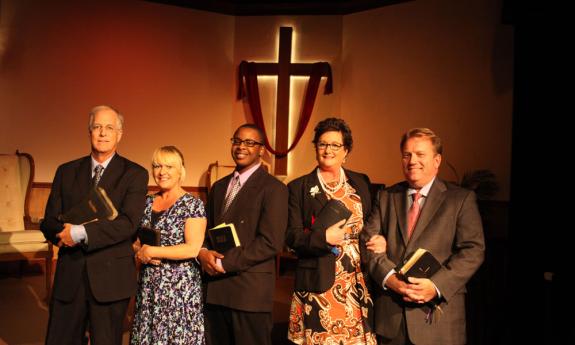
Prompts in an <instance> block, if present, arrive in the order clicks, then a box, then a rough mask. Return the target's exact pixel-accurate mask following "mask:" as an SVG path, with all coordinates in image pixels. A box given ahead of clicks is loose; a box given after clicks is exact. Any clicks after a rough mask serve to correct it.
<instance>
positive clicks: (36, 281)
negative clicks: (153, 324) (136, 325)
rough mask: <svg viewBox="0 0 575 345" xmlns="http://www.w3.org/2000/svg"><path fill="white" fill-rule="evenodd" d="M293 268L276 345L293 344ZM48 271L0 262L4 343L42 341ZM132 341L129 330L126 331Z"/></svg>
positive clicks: (278, 298) (282, 284) (280, 299)
mask: <svg viewBox="0 0 575 345" xmlns="http://www.w3.org/2000/svg"><path fill="white" fill-rule="evenodd" d="M291 273H292V272H290V271H289V270H288V271H284V272H282V275H281V276H280V277H279V278H278V280H277V285H276V295H275V298H274V299H275V301H274V329H273V332H272V340H273V344H274V345H283V344H286V345H287V344H291V343H290V342H289V341H288V340H287V339H286V335H287V321H288V315H289V303H290V298H291V294H292V288H293V277H292V275H291ZM45 297H46V290H45V286H44V273H43V270H42V265H41V263H40V262H38V263H33V264H28V265H24V266H23V269H22V270H20V269H19V263H17V262H14V263H12V262H9V263H2V264H1V265H0V345H41V344H43V343H44V335H45V332H46V325H47V322H48V305H47V303H46V300H45ZM124 344H128V332H127V331H126V332H125V333H124Z"/></svg>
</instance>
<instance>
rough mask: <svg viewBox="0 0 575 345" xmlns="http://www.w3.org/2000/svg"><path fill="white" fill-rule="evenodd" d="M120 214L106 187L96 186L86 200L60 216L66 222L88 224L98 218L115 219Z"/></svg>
mask: <svg viewBox="0 0 575 345" xmlns="http://www.w3.org/2000/svg"><path fill="white" fill-rule="evenodd" d="M117 216H118V211H117V210H116V208H115V207H114V204H113V203H112V200H110V198H109V197H108V194H106V191H105V190H104V188H101V187H95V188H92V189H90V192H89V193H88V195H87V196H86V198H85V199H84V200H82V201H81V202H80V203H79V204H77V205H75V206H74V207H72V208H71V209H70V210H68V212H66V213H64V214H62V215H61V216H60V217H59V218H60V220H61V221H62V222H64V223H70V224H77V225H78V224H86V223H90V222H93V221H96V220H99V219H100V220H101V219H107V220H114V219H115V218H116V217H117Z"/></svg>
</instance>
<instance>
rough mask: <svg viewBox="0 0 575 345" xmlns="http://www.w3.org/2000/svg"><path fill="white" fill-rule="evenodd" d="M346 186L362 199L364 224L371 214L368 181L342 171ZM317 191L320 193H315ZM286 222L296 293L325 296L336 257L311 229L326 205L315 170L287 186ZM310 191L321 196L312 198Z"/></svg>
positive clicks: (320, 234)
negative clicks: (293, 257) (293, 256)
mask: <svg viewBox="0 0 575 345" xmlns="http://www.w3.org/2000/svg"><path fill="white" fill-rule="evenodd" d="M345 174H346V176H347V178H348V182H349V184H350V185H351V186H352V187H353V188H354V189H355V190H356V191H357V194H358V195H359V196H360V197H361V204H362V208H363V218H364V221H366V220H367V217H368V216H369V214H370V212H371V201H372V198H371V194H370V182H369V178H368V177H367V175H365V174H360V173H357V172H354V171H351V170H345ZM316 187H318V188H319V189H317V188H316ZM288 188H289V220H288V230H287V235H286V243H287V245H288V246H289V247H290V248H292V249H293V250H295V252H296V254H297V256H298V262H297V268H296V278H295V289H296V290H297V291H309V292H324V291H326V290H327V289H329V288H330V287H331V286H332V285H333V283H334V282H335V255H334V254H332V252H331V246H330V245H329V244H328V243H327V242H326V240H325V229H324V228H318V225H317V224H315V225H312V224H311V222H312V217H315V216H316V215H317V214H318V213H319V212H320V211H321V209H322V208H323V206H324V205H325V204H326V203H327V201H328V199H327V197H326V195H325V193H323V191H322V189H321V186H320V184H319V179H318V178H317V174H316V170H315V169H314V170H313V171H312V172H311V173H309V174H307V175H304V176H301V177H299V178H297V179H295V180H293V181H292V182H290V183H289V184H288ZM312 188H314V189H317V190H318V191H319V192H320V193H318V194H315V196H312V193H311V190H312Z"/></svg>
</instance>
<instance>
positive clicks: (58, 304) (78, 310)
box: [46, 273, 130, 345]
mask: <svg viewBox="0 0 575 345" xmlns="http://www.w3.org/2000/svg"><path fill="white" fill-rule="evenodd" d="M129 302H130V299H129V298H128V299H123V300H120V301H115V302H109V303H100V302H98V301H96V299H95V298H94V295H93V294H92V291H91V289H90V284H89V283H88V276H87V275H86V274H85V273H84V275H83V279H82V283H81V284H80V287H79V288H78V291H77V292H76V295H75V296H74V299H73V300H72V301H69V302H64V301H59V300H57V299H55V298H54V297H52V301H51V303H50V319H49V321H48V332H47V334H46V345H83V344H85V339H84V338H85V334H86V329H88V330H89V332H90V344H91V345H122V331H123V329H122V326H123V321H124V316H125V315H126V309H127V308H128V303H129Z"/></svg>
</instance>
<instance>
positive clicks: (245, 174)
mask: <svg viewBox="0 0 575 345" xmlns="http://www.w3.org/2000/svg"><path fill="white" fill-rule="evenodd" d="M261 165H262V163H261V162H260V163H258V164H256V165H254V166H253V167H251V168H249V169H248V170H246V171H244V172H243V173H241V174H240V173H239V172H238V171H237V170H234V177H236V176H239V177H240V186H243V185H244V183H246V181H247V180H248V179H249V178H250V176H252V174H253V173H254V172H256V170H258V169H259V167H260V166H261Z"/></svg>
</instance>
